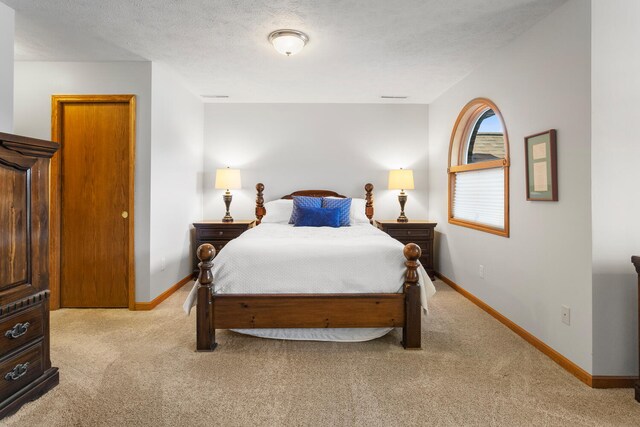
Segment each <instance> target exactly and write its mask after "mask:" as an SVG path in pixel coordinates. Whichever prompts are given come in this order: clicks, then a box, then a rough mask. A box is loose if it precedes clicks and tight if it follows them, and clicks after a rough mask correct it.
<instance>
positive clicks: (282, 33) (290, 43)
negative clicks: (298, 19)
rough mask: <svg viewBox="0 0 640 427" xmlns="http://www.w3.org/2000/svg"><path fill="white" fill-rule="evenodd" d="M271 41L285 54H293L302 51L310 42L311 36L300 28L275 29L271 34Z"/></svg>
mask: <svg viewBox="0 0 640 427" xmlns="http://www.w3.org/2000/svg"><path fill="white" fill-rule="evenodd" d="M269 41H270V42H271V44H272V45H273V47H274V48H275V50H277V51H278V52H280V53H281V54H283V55H287V56H291V55H295V54H296V53H298V52H300V51H301V50H302V48H303V47H305V45H306V44H307V43H308V42H309V36H308V35H306V34H305V33H303V32H302V31H298V30H275V31H274V32H272V33H271V34H269Z"/></svg>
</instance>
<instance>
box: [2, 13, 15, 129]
mask: <svg viewBox="0 0 640 427" xmlns="http://www.w3.org/2000/svg"><path fill="white" fill-rule="evenodd" d="M14 30H15V12H14V11H13V9H11V8H10V7H9V6H6V5H4V4H3V3H0V132H8V133H11V132H12V131H13V41H14Z"/></svg>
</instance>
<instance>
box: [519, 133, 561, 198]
mask: <svg viewBox="0 0 640 427" xmlns="http://www.w3.org/2000/svg"><path fill="white" fill-rule="evenodd" d="M556 146H557V139H556V130H555V129H550V130H547V131H544V132H540V133H536V134H534V135H530V136H527V137H525V138H524V149H525V163H526V165H527V167H526V182H527V200H528V201H541V202H557V201H558V160H557V148H556Z"/></svg>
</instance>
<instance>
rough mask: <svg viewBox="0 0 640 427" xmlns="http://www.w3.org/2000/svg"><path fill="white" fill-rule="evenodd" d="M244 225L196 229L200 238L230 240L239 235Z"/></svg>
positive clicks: (243, 229) (244, 228)
mask: <svg viewBox="0 0 640 427" xmlns="http://www.w3.org/2000/svg"><path fill="white" fill-rule="evenodd" d="M245 230H246V227H225V228H203V229H201V230H198V239H200V240H206V241H211V240H231V239H235V238H236V237H238V236H239V235H241V234H242V233H243V232H244V231H245Z"/></svg>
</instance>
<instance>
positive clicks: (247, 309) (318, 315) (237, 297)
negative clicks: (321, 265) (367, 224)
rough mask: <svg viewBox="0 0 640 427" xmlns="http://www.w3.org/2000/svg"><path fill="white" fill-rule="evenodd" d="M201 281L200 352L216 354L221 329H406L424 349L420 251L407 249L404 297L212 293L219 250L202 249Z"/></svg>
mask: <svg viewBox="0 0 640 427" xmlns="http://www.w3.org/2000/svg"><path fill="white" fill-rule="evenodd" d="M256 190H257V198H256V225H257V224H260V221H261V220H262V218H263V217H264V216H265V215H266V209H265V207H264V197H263V193H262V192H263V191H264V185H263V184H262V183H260V184H257V185H256ZM365 192H366V201H367V203H366V208H365V213H366V215H367V218H369V220H370V221H372V219H373V185H372V184H367V185H365ZM293 196H313V197H344V196H342V195H340V194H338V193H335V192H333V191H326V190H304V191H296V192H294V193H291V194H288V195H286V196H284V197H283V199H291V198H292V197H293ZM197 254H198V259H200V261H201V262H200V264H198V267H199V268H200V275H199V276H198V280H199V281H200V286H199V288H198V305H197V330H196V338H197V350H198V351H213V350H214V349H215V348H216V346H217V343H216V341H215V330H216V329H258V328H380V327H391V328H402V345H403V346H404V348H406V349H420V348H421V321H422V309H421V304H420V289H419V288H418V272H417V269H418V266H419V265H420V264H419V262H418V259H419V258H420V254H421V253H420V247H419V246H418V245H416V244H414V243H409V244H408V245H406V246H405V247H404V256H405V258H406V259H407V260H406V262H405V266H406V267H407V272H406V275H405V283H404V286H403V292H402V293H359V294H227V295H220V294H214V293H213V274H212V272H211V269H212V268H213V258H214V256H215V249H214V248H213V246H212V245H210V244H208V243H205V244H203V245H201V246H200V247H199V248H198V251H197Z"/></svg>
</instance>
